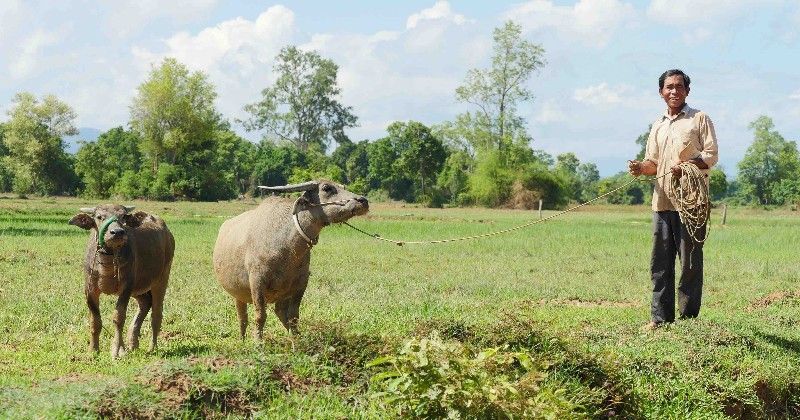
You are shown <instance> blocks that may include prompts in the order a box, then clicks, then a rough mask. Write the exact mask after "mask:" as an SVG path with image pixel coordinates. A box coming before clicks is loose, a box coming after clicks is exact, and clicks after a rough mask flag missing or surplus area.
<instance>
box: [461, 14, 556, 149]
mask: <svg viewBox="0 0 800 420" xmlns="http://www.w3.org/2000/svg"><path fill="white" fill-rule="evenodd" d="M543 56H544V48H542V46H541V45H538V44H534V43H532V42H530V41H528V40H525V39H523V38H522V28H521V27H520V25H518V24H516V23H514V22H513V21H508V22H506V23H505V24H504V25H503V26H502V27H499V28H496V29H495V30H494V53H493V55H492V63H491V66H490V67H489V68H488V69H473V70H470V71H469V73H468V74H467V78H466V80H465V81H464V84H463V85H462V86H460V87H458V88H457V89H456V97H457V98H458V100H459V101H462V102H467V103H470V104H473V105H475V106H476V107H477V111H476V112H475V113H474V114H467V115H463V116H461V117H460V120H461V123H462V125H467V126H471V127H473V130H472V131H473V133H472V134H471V135H470V137H471V139H472V141H477V143H476V144H473V146H474V147H476V148H483V147H488V148H490V149H503V147H504V145H506V144H508V143H509V142H510V141H512V139H513V138H514V137H515V136H516V135H517V134H518V132H519V131H524V121H523V120H522V118H520V117H519V116H518V115H517V113H516V111H517V106H518V104H519V103H520V102H522V101H527V100H530V99H532V98H533V94H532V92H531V91H530V89H528V88H527V87H526V86H525V83H526V82H527V81H528V79H529V78H530V76H531V75H532V74H533V72H534V71H536V70H537V69H539V68H541V67H542V66H544V64H545V61H544V58H543ZM480 132H483V134H481V133H480Z"/></svg>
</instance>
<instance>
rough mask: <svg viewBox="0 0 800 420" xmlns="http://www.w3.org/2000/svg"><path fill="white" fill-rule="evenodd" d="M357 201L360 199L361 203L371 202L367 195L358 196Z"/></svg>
mask: <svg viewBox="0 0 800 420" xmlns="http://www.w3.org/2000/svg"><path fill="white" fill-rule="evenodd" d="M356 201H358V202H359V203H361V204H369V201H367V197H358V198H356Z"/></svg>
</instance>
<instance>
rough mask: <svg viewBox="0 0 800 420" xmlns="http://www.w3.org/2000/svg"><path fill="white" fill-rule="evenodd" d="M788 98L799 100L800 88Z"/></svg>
mask: <svg viewBox="0 0 800 420" xmlns="http://www.w3.org/2000/svg"><path fill="white" fill-rule="evenodd" d="M789 99H795V100H798V101H800V89H797V90H796V91H795V92H794V93H793V94H791V95H789Z"/></svg>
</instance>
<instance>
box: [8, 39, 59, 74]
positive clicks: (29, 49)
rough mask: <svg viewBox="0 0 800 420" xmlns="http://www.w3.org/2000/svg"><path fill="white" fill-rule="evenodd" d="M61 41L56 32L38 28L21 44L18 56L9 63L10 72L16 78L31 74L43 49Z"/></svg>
mask: <svg viewBox="0 0 800 420" xmlns="http://www.w3.org/2000/svg"><path fill="white" fill-rule="evenodd" d="M58 41H59V36H58V35H57V34H56V33H55V32H48V31H45V30H42V29H37V30H36V31H34V32H33V34H31V35H30V36H29V37H27V38H25V39H24V40H23V41H22V43H21V44H20V45H19V49H18V51H17V54H18V55H17V57H16V59H15V60H12V61H11V62H10V63H9V66H8V67H9V73H10V74H11V77H12V78H14V79H21V78H24V77H27V76H29V75H30V74H31V73H32V72H33V71H34V70H36V68H37V64H38V61H39V59H40V58H41V57H40V55H41V54H40V53H41V50H42V49H43V48H46V47H48V46H50V45H54V44H56V43H57V42H58Z"/></svg>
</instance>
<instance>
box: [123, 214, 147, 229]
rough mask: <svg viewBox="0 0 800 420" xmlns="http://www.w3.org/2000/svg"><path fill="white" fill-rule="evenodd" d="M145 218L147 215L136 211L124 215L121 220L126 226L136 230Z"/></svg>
mask: <svg viewBox="0 0 800 420" xmlns="http://www.w3.org/2000/svg"><path fill="white" fill-rule="evenodd" d="M147 216H149V214H147V213H145V212H143V211H137V212H135V213H133V214H126V215H125V216H122V218H123V219H122V220H123V222H124V223H125V225H126V226H128V227H132V228H137V227H139V225H141V224H142V222H144V219H146V218H147Z"/></svg>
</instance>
